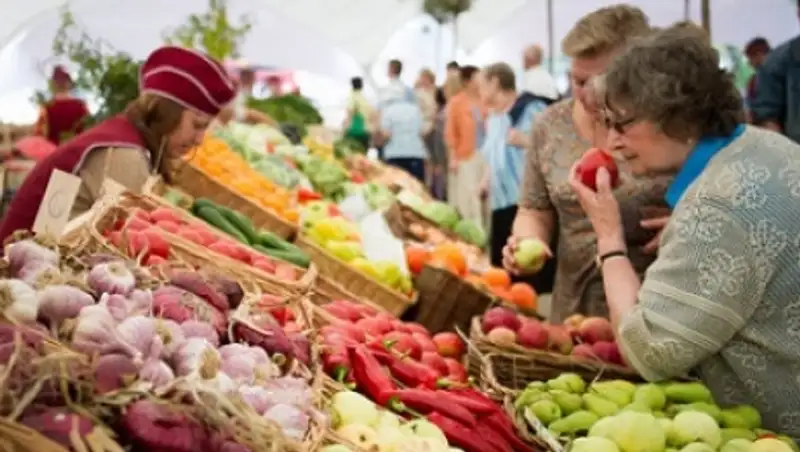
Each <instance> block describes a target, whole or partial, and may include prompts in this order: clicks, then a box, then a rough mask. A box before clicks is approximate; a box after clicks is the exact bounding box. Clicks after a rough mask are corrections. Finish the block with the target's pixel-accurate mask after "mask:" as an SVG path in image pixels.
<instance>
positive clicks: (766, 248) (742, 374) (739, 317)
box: [571, 25, 800, 440]
mask: <svg viewBox="0 0 800 452" xmlns="http://www.w3.org/2000/svg"><path fill="white" fill-rule="evenodd" d="M599 97H600V98H603V99H605V100H606V101H605V109H606V115H607V123H608V124H609V126H610V127H609V128H610V129H611V130H612V132H611V136H610V137H609V139H610V143H612V144H613V146H612V149H613V150H614V151H617V152H619V153H621V154H622V156H623V157H624V158H625V160H627V161H628V163H629V164H630V167H631V168H632V169H633V170H634V171H636V172H637V173H655V174H658V173H674V172H676V171H677V176H676V177H675V179H674V182H673V183H672V184H671V186H670V187H669V189H668V191H667V195H666V200H667V202H668V204H670V205H672V207H673V208H674V210H673V213H672V216H671V218H670V220H669V223H668V224H667V226H666V228H665V230H664V233H663V236H662V239H661V243H660V247H659V252H658V258H657V259H656V261H655V262H654V263H653V264H652V265H651V266H650V268H649V270H648V271H647V273H646V274H645V277H644V280H643V281H640V279H639V277H638V276H637V274H636V272H635V270H634V268H633V266H632V265H631V261H630V260H629V259H628V257H627V251H628V250H627V249H626V247H625V240H624V239H623V232H622V231H623V228H622V225H621V220H620V215H619V206H618V204H617V201H616V200H615V198H614V195H613V193H612V191H611V189H610V188H609V175H608V172H607V171H605V170H600V171H598V175H597V184H598V191H597V193H595V192H593V191H592V190H590V189H589V188H587V187H586V186H583V185H581V183H580V182H578V181H577V180H575V179H573V180H572V184H571V185H572V187H573V189H574V190H575V191H576V192H577V194H578V197H579V198H580V202H581V205H582V207H583V209H584V210H585V211H586V214H587V216H588V217H589V218H590V220H591V222H592V226H593V227H594V230H595V232H596V234H597V248H598V249H597V252H598V259H597V261H598V265H599V266H600V267H601V269H602V274H603V282H604V286H605V292H606V299H607V303H608V307H609V311H610V314H611V321H612V324H613V325H614V328H615V331H616V334H617V341H618V343H619V345H620V349H621V351H622V352H623V354H624V356H625V359H626V360H627V362H628V363H629V364H630V365H631V366H632V367H633V368H634V369H636V370H637V371H638V372H639V373H641V374H642V376H644V377H645V378H646V379H647V380H653V381H655V380H665V379H670V378H674V377H680V376H683V375H686V374H688V373H690V372H692V373H694V374H696V375H697V376H698V377H699V378H701V379H702V380H703V381H704V382H705V383H706V384H707V385H708V387H709V388H710V389H711V390H712V392H713V394H714V397H715V399H716V401H717V402H718V403H719V404H720V405H722V406H726V405H730V404H751V405H753V406H755V407H756V408H758V410H759V411H760V412H761V415H762V418H763V425H764V427H765V428H767V429H770V430H775V431H777V432H780V433H785V434H788V435H789V436H792V437H793V438H794V439H795V440H800V379H798V375H800V291H798V288H800V226H798V225H800V160H799V159H798V156H800V146H799V145H798V144H796V143H794V142H793V141H791V140H789V139H788V138H786V137H784V136H781V135H779V134H777V133H774V132H770V131H767V130H764V129H759V128H754V127H749V126H746V125H744V124H743V122H744V112H743V111H742V101H741V97H740V94H739V92H738V90H737V89H736V86H735V85H734V84H733V81H732V77H731V75H730V74H728V73H726V72H725V71H723V70H721V69H720V68H719V56H718V54H717V51H716V50H714V48H713V47H711V46H710V44H709V42H708V38H707V37H706V35H705V33H704V32H703V31H702V30H700V29H698V28H695V27H687V26H686V25H681V26H676V27H672V28H668V29H666V30H663V31H660V32H658V33H657V34H655V35H654V36H651V37H648V38H646V39H644V40H643V41H641V42H640V43H638V44H636V45H635V46H633V47H632V48H631V49H630V50H629V51H628V52H626V53H625V54H624V55H622V56H621V57H619V58H618V59H617V60H616V61H615V62H614V63H612V65H611V67H610V68H609V70H608V71H607V74H606V78H605V80H604V81H603V83H601V92H600V93H599Z"/></svg>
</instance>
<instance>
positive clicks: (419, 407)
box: [390, 388, 476, 427]
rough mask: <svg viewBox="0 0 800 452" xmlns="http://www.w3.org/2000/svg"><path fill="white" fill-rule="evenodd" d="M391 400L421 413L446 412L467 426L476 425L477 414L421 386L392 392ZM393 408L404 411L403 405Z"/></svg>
mask: <svg viewBox="0 0 800 452" xmlns="http://www.w3.org/2000/svg"><path fill="white" fill-rule="evenodd" d="M391 401H395V402H401V403H402V404H403V405H404V406H405V408H408V409H410V410H413V411H416V412H418V413H420V414H428V413H432V412H439V413H444V414H446V415H447V416H448V417H450V418H452V419H454V420H456V421H458V422H460V423H462V424H464V425H465V426H467V427H474V426H475V422H476V421H475V416H473V415H472V413H470V412H469V410H467V409H466V408H464V407H463V406H461V405H459V404H457V403H452V402H450V401H449V400H446V399H442V398H441V397H439V395H438V394H437V393H436V391H431V390H429V389H421V388H420V389H417V388H413V389H398V390H396V391H393V392H392V393H391ZM391 401H390V403H391ZM391 408H395V409H396V411H401V412H402V411H403V409H402V408H401V407H391ZM398 408H399V409H398Z"/></svg>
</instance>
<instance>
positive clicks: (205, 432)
mask: <svg viewBox="0 0 800 452" xmlns="http://www.w3.org/2000/svg"><path fill="white" fill-rule="evenodd" d="M5 259H6V262H5V263H6V265H7V272H8V273H7V277H6V278H5V279H2V280H0V286H1V287H2V293H4V294H5V295H4V296H3V299H4V302H3V303H2V318H3V319H6V320H7V321H9V322H11V323H0V351H1V352H0V366H2V368H3V369H4V371H3V373H2V375H0V384H1V385H2V387H3V388H4V390H3V391H2V393H0V414H2V415H3V416H5V415H8V414H10V413H11V412H12V411H14V412H15V413H16V414H15V416H18V419H19V422H20V423H21V424H22V425H26V426H28V427H30V428H32V429H33V430H36V431H38V432H39V433H40V434H41V435H43V436H45V437H47V438H49V439H50V440H51V441H54V442H56V443H58V444H60V445H62V446H63V447H66V448H68V449H70V450H104V451H112V450H123V449H122V447H125V448H133V449H134V450H138V449H141V450H170V451H178V452H180V451H185V452H190V451H195V450H208V451H222V450H231V449H230V448H231V447H240V448H241V447H246V448H249V449H248V450H258V447H259V444H269V443H278V444H280V441H282V440H290V441H294V442H295V443H297V444H299V443H300V442H302V441H304V439H305V438H306V437H307V436H308V435H309V433H310V431H311V427H312V424H316V425H324V422H325V416H324V414H323V413H322V412H321V411H320V410H319V409H318V406H317V404H316V402H315V397H314V394H313V391H312V389H311V386H310V385H309V382H308V381H307V380H306V379H305V378H302V377H298V376H295V375H294V374H291V373H287V370H289V369H290V368H294V366H290V364H291V363H293V362H296V361H305V362H306V363H308V362H310V360H309V358H308V357H309V356H310V353H311V352H310V350H311V348H310V344H309V341H308V340H307V338H306V337H305V335H303V334H302V333H299V332H297V333H286V332H285V331H284V330H283V329H282V328H281V327H280V326H279V325H278V323H277V322H276V320H275V319H274V318H273V317H272V316H271V315H270V314H269V311H261V312H257V313H255V312H252V311H253V308H252V307H250V306H249V303H248V302H247V301H246V300H245V299H244V297H245V294H244V291H243V289H242V287H241V286H240V285H239V284H238V283H237V282H236V281H234V280H231V279H228V278H226V277H224V276H222V275H220V274H218V273H214V272H213V271H212V270H210V269H207V270H204V271H195V272H189V271H173V272H170V274H169V275H168V276H167V277H166V279H163V280H159V279H155V278H154V277H153V276H151V275H150V274H149V273H148V272H147V270H146V269H144V268H141V267H138V266H136V264H135V263H134V262H132V261H129V260H123V259H122V258H119V257H116V256H112V255H108V254H88V253H87V252H84V251H78V250H73V249H70V248H68V247H65V246H60V247H54V246H45V245H44V244H43V243H39V242H37V241H36V240H33V239H25V240H18V241H15V242H12V243H11V244H10V245H8V246H7V247H6V250H5ZM265 296H266V295H265ZM273 299H274V300H273V301H276V302H277V300H279V298H277V297H273ZM263 301H264V302H265V303H266V302H269V300H268V299H267V300H263ZM281 303H282V302H281ZM243 307H245V308H247V309H250V310H251V314H252V315H250V316H248V317H247V318H245V317H243V316H242V315H241V313H242V311H243ZM273 307H274V306H273ZM99 422H102V424H100V423H99ZM320 423H322V424H320ZM275 426H277V427H279V429H278V430H277V431H279V432H282V437H276V436H275V435H276V430H275V428H274V427H275ZM5 440H6V437H5V436H4V441H5ZM116 443H119V446H116V445H115V446H114V447H111V446H109V444H112V445H114V444H116ZM4 444H7V443H6V442H4Z"/></svg>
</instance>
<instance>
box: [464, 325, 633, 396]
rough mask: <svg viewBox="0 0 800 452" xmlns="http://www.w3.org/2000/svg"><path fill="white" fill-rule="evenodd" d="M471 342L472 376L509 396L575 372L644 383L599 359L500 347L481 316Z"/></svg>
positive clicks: (470, 362)
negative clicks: (485, 330)
mask: <svg viewBox="0 0 800 452" xmlns="http://www.w3.org/2000/svg"><path fill="white" fill-rule="evenodd" d="M469 342H470V343H471V344H470V347H469V370H470V374H476V375H480V378H481V379H483V380H485V381H486V382H487V383H488V384H489V386H492V387H494V388H495V389H496V390H497V391H499V392H502V393H506V394H516V392H517V391H520V390H522V389H524V388H525V386H526V385H527V384H528V383H530V382H531V381H537V380H538V381H546V380H549V379H551V378H555V377H557V376H559V375H560V374H562V373H564V372H573V373H576V374H578V375H581V376H582V377H584V378H586V379H587V380H593V379H596V378H600V379H616V378H619V379H624V380H630V381H641V380H642V377H641V376H640V375H639V374H638V373H636V371H635V370H633V369H629V368H627V367H623V366H619V365H616V364H609V363H604V362H602V361H600V360H593V359H590V358H580V357H575V356H571V355H562V354H560V353H552V352H548V351H544V350H534V349H530V348H526V347H522V346H521V345H516V344H514V345H510V346H503V347H500V346H498V345H496V344H494V343H492V342H491V341H489V339H488V338H487V337H486V335H485V334H483V331H481V326H480V318H479V317H475V318H474V319H473V321H472V328H471V330H470V341H469Z"/></svg>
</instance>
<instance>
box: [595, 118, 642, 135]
mask: <svg viewBox="0 0 800 452" xmlns="http://www.w3.org/2000/svg"><path fill="white" fill-rule="evenodd" d="M603 117H604V120H605V123H606V128H607V129H609V130H611V129H613V130H614V131H615V132H617V133H619V134H624V133H625V128H626V127H628V126H629V125H631V124H633V123H634V122H636V118H635V117H631V118H626V119H613V118H611V116H610V115H608V114H605V115H603Z"/></svg>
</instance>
